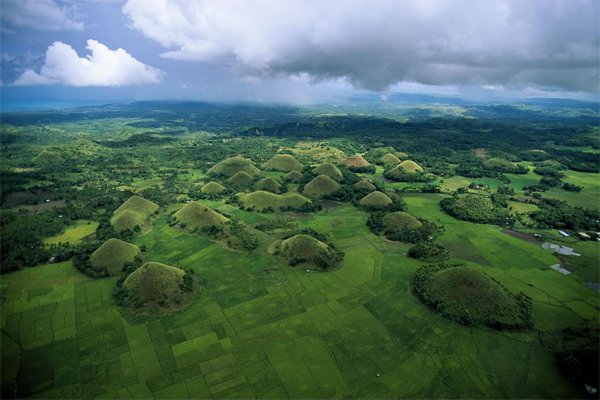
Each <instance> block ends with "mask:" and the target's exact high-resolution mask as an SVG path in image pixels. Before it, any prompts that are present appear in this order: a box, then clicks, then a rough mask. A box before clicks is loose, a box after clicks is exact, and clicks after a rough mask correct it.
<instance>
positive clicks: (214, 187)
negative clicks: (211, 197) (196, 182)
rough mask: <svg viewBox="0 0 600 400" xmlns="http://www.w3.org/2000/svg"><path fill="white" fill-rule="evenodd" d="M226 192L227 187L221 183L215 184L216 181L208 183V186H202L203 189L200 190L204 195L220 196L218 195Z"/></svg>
mask: <svg viewBox="0 0 600 400" xmlns="http://www.w3.org/2000/svg"><path fill="white" fill-rule="evenodd" d="M226 190H227V188H226V187H225V186H223V185H221V184H220V183H218V182H215V181H211V182H208V183H207V184H206V185H204V186H202V188H201V189H200V191H201V192H202V193H204V194H218V193H222V192H224V191H226Z"/></svg>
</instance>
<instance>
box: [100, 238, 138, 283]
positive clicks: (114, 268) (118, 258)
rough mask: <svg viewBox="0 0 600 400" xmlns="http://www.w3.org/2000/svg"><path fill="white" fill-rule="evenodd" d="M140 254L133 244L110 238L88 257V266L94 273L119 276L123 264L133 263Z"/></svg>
mask: <svg viewBox="0 0 600 400" xmlns="http://www.w3.org/2000/svg"><path fill="white" fill-rule="evenodd" d="M138 254H140V249H139V247H137V246H136V245H134V244H131V243H127V242H124V241H123V240H119V239H115V238H111V239H108V240H107V241H106V242H104V243H103V244H102V245H101V246H100V247H98V248H97V249H96V251H94V252H93V253H92V254H91V256H90V265H91V266H92V268H93V269H94V270H96V271H105V272H106V274H107V275H111V276H116V275H119V274H120V273H121V272H122V270H123V267H124V266H125V264H127V263H130V262H133V260H134V259H135V257H136V256H137V255H138Z"/></svg>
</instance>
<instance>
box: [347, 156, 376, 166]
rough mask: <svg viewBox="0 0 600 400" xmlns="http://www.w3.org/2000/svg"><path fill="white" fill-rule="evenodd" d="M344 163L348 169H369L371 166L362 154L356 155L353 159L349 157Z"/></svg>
mask: <svg viewBox="0 0 600 400" xmlns="http://www.w3.org/2000/svg"><path fill="white" fill-rule="evenodd" d="M342 162H343V163H344V165H347V166H348V167H367V166H368V165H369V162H368V161H367V160H365V159H364V157H363V156H361V155H360V154H355V155H353V156H351V157H348V158H346V159H345V160H344V161H342Z"/></svg>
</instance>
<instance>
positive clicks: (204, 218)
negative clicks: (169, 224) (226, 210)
mask: <svg viewBox="0 0 600 400" xmlns="http://www.w3.org/2000/svg"><path fill="white" fill-rule="evenodd" d="M173 217H174V218H175V221H176V222H177V224H179V225H180V226H182V227H185V228H186V229H189V230H191V231H194V230H196V229H198V228H204V227H210V226H217V227H220V226H222V225H224V224H225V223H227V222H228V221H229V218H227V217H226V216H224V215H221V214H219V213H218V212H216V211H215V210H213V209H212V208H208V207H206V206H205V205H203V204H200V203H198V202H197V201H191V202H189V203H187V204H186V205H185V206H183V207H181V209H179V211H177V212H176V213H175V214H173Z"/></svg>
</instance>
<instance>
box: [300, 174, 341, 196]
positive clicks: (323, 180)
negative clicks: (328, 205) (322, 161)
mask: <svg viewBox="0 0 600 400" xmlns="http://www.w3.org/2000/svg"><path fill="white" fill-rule="evenodd" d="M339 188H340V185H339V183H337V182H336V181H334V180H333V179H331V178H330V177H328V176H327V175H319V176H317V177H316V178H314V179H313V180H312V181H310V182H308V183H307V184H306V186H304V190H303V193H304V194H305V195H306V196H308V197H312V198H318V197H322V196H325V195H327V194H329V193H333V192H335V191H336V190H338V189H339Z"/></svg>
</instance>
